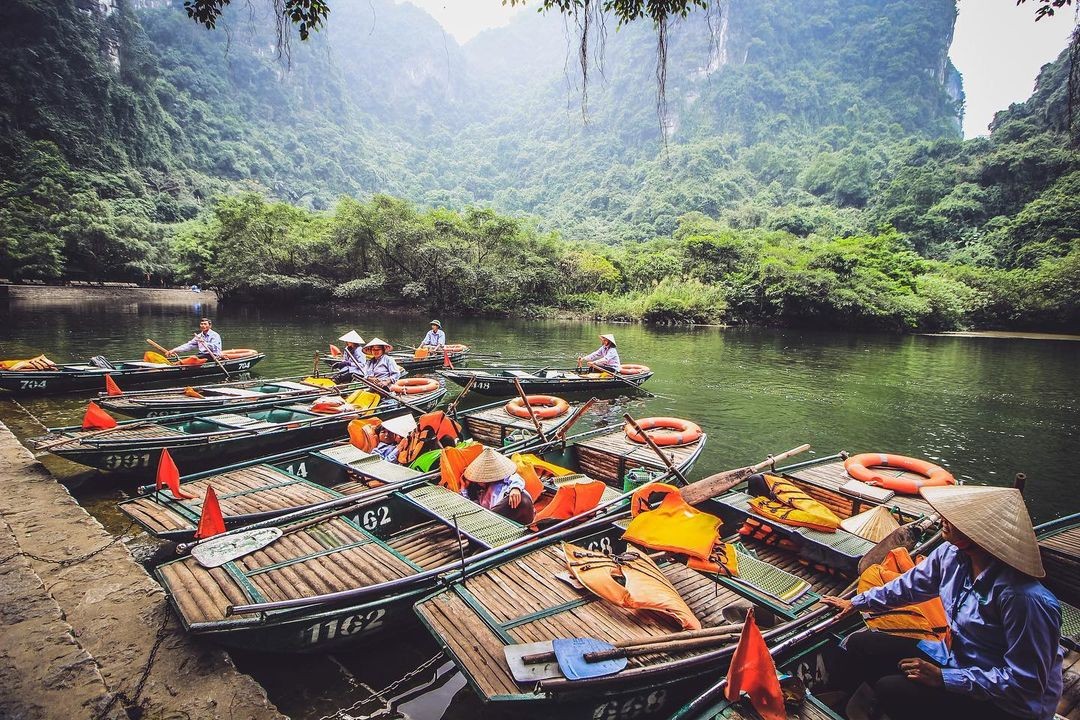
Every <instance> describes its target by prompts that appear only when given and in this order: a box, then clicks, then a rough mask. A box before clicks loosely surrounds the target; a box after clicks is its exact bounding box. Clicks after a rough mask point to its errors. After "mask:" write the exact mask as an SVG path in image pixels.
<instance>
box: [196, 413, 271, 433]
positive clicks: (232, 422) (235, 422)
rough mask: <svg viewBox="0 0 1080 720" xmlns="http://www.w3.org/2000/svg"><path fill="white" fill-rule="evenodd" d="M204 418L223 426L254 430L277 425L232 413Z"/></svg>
mask: <svg viewBox="0 0 1080 720" xmlns="http://www.w3.org/2000/svg"><path fill="white" fill-rule="evenodd" d="M205 419H206V420H209V421H211V422H214V423H217V424H218V425H221V426H223V427H227V428H236V429H238V430H256V429H259V428H269V427H277V426H276V425H275V424H274V423H268V422H266V421H265V420H257V419H256V418H250V417H247V416H245V415H234V414H232V413H224V414H221V415H212V416H209V417H207V418H205Z"/></svg>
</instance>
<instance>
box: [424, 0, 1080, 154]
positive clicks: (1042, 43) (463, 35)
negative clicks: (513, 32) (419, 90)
mask: <svg viewBox="0 0 1080 720" xmlns="http://www.w3.org/2000/svg"><path fill="white" fill-rule="evenodd" d="M408 1H409V2H412V3H413V4H414V5H419V6H420V7H422V8H424V9H425V10H427V11H428V13H430V14H431V15H432V16H434V17H435V19H436V20H438V21H439V22H440V23H441V24H442V26H443V27H444V28H445V29H446V31H447V32H448V33H450V34H451V35H453V36H454V37H455V38H456V39H457V41H458V42H459V43H464V42H466V41H467V40H469V39H470V38H472V37H473V36H475V35H476V34H477V33H479V32H480V31H481V30H485V29H487V28H491V27H498V26H500V25H505V24H506V23H508V22H509V21H510V18H511V17H513V16H514V14H516V13H519V12H536V8H537V7H538V6H539V0H529V2H528V4H527V5H526V6H525V7H524V8H522V7H521V6H520V5H519V6H517V7H514V8H510V7H508V6H504V5H502V4H501V3H500V0H408ZM912 1H913V2H918V1H919V0H912ZM1034 6H1035V3H1034V2H1033V1H1032V2H1028V3H1027V4H1026V5H1024V6H1020V7H1017V6H1016V0H959V7H960V17H959V19H958V20H957V22H956V35H955V37H954V38H953V45H952V50H951V52H950V55H951V57H952V60H953V64H954V65H956V67H957V68H958V69H959V70H960V72H961V73H962V74H963V76H964V91H965V92H966V93H967V111H966V113H965V115H964V135H965V136H966V137H974V136H975V135H985V134H987V132H988V131H987V129H986V126H987V125H989V124H990V121H991V120H993V118H994V113H995V112H997V111H998V110H1004V109H1005V108H1007V107H1008V106H1009V104H1010V103H1014V102H1018V101H1021V100H1024V99H1026V98H1027V97H1028V96H1029V95H1031V91H1032V89H1033V88H1034V85H1035V76H1036V75H1037V74H1038V72H1039V68H1040V67H1042V66H1043V65H1044V64H1046V63H1048V62H1050V61H1051V60H1053V59H1054V58H1055V57H1057V55H1058V53H1060V52H1061V51H1062V50H1063V49H1064V48H1065V44H1066V41H1067V39H1068V35H1069V31H1070V30H1071V29H1072V22H1073V11H1072V10H1070V9H1069V8H1064V9H1063V10H1061V11H1059V12H1058V13H1057V14H1056V15H1055V16H1054V17H1052V18H1044V19H1043V20H1040V21H1039V22H1037V23H1036V22H1035V8H1034Z"/></svg>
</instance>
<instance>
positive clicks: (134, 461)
mask: <svg viewBox="0 0 1080 720" xmlns="http://www.w3.org/2000/svg"><path fill="white" fill-rule="evenodd" d="M104 465H105V467H106V468H107V469H109V470H117V469H119V468H124V469H129V468H144V467H149V466H150V455H149V454H148V453H121V454H119V455H106V456H105V462H104Z"/></svg>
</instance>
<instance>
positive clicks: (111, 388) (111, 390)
mask: <svg viewBox="0 0 1080 720" xmlns="http://www.w3.org/2000/svg"><path fill="white" fill-rule="evenodd" d="M105 392H107V393H108V394H109V395H123V394H124V391H123V390H121V389H120V386H119V385H117V384H116V381H115V380H113V379H112V375H109V374H106V375H105Z"/></svg>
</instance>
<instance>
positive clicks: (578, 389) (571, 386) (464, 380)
mask: <svg viewBox="0 0 1080 720" xmlns="http://www.w3.org/2000/svg"><path fill="white" fill-rule="evenodd" d="M438 372H439V374H440V375H442V376H443V377H445V378H446V379H447V380H449V381H450V382H452V383H454V384H456V385H460V386H462V387H464V386H465V385H468V384H469V382H470V381H471V380H472V378H474V377H475V378H476V381H475V382H473V384H472V390H471V392H475V393H478V394H480V395H489V396H492V397H511V396H514V395H517V387H516V386H515V385H514V380H515V379H517V380H518V381H519V382H520V383H521V389H522V390H524V391H525V392H526V393H528V394H530V395H567V394H574V393H597V392H619V391H623V392H625V391H627V390H632V389H633V388H634V387H635V386H636V387H641V385H643V384H644V383H645V382H646V381H647V380H648V379H649V378H651V377H652V375H653V374H652V372H651V371H650V372H644V373H638V374H637V375H620V376H619V378H618V379H616V378H596V379H587V378H581V379H572V378H542V377H533V378H513V377H507V376H502V375H492V374H488V373H486V372H485V371H483V370H439V371H438Z"/></svg>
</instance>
